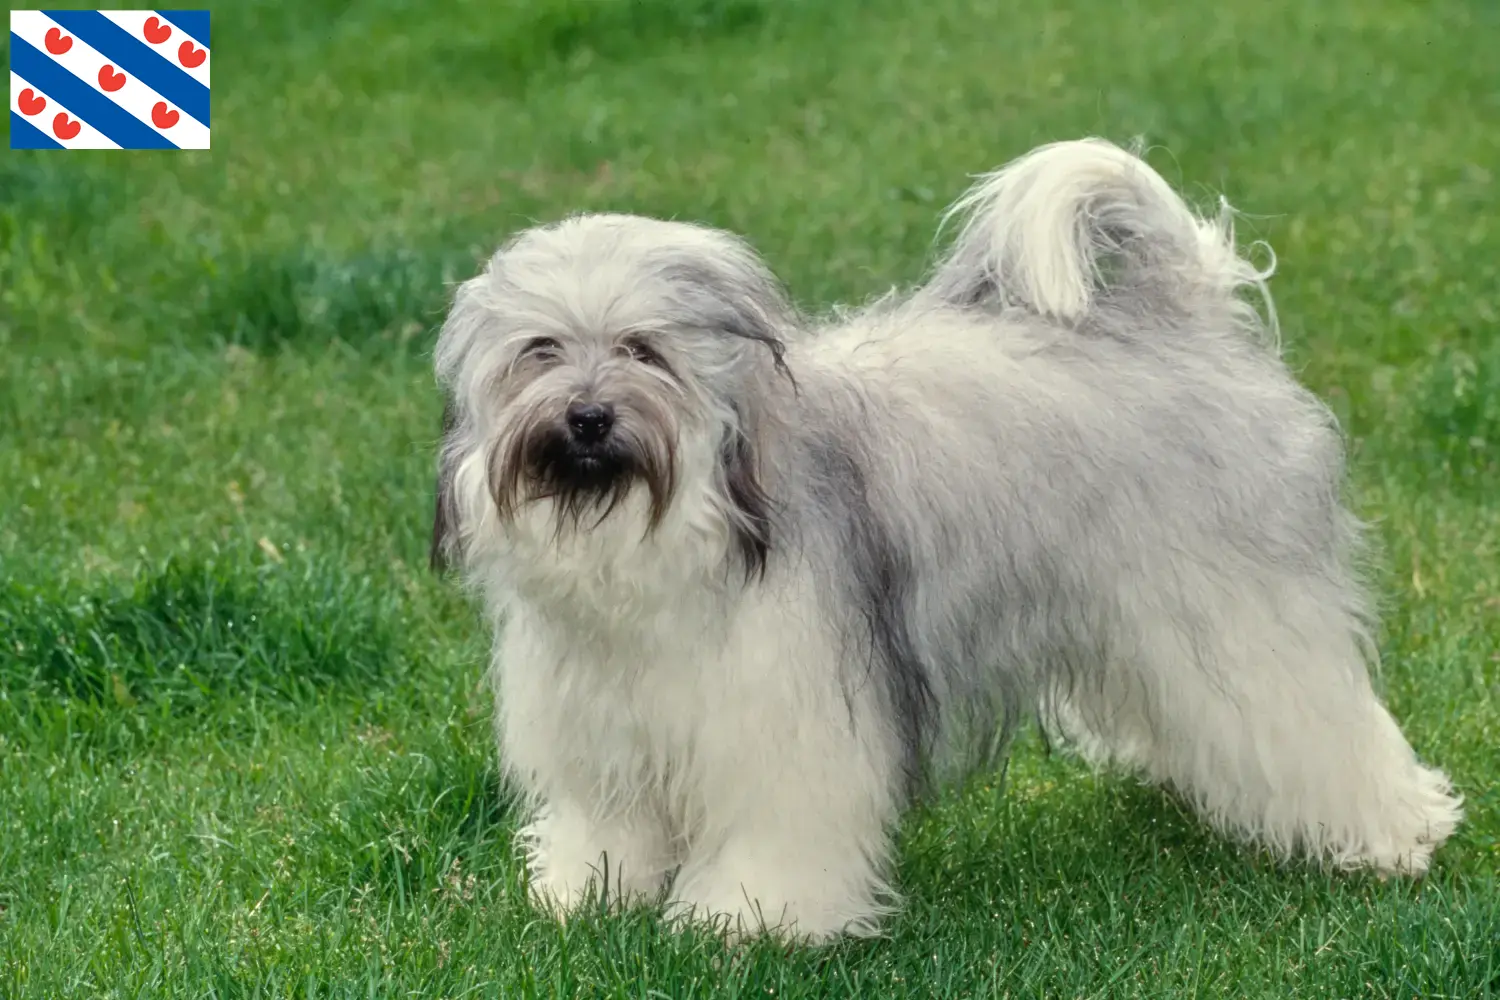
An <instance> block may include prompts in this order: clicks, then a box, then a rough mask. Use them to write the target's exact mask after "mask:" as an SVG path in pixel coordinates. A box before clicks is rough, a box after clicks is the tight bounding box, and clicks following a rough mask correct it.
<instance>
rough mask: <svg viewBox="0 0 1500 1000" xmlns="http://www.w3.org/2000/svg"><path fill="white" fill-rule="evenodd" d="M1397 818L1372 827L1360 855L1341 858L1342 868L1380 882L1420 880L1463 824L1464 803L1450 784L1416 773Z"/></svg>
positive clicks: (1438, 775) (1435, 774)
mask: <svg viewBox="0 0 1500 1000" xmlns="http://www.w3.org/2000/svg"><path fill="white" fill-rule="evenodd" d="M1404 792H1405V794H1404V795H1403V796H1402V797H1401V798H1400V800H1399V801H1398V803H1397V805H1398V808H1396V809H1395V810H1393V815H1391V816H1389V817H1382V821H1381V822H1379V823H1373V824H1372V827H1373V829H1372V830H1371V831H1370V832H1369V833H1368V834H1367V835H1366V838H1365V841H1364V843H1362V844H1361V845H1360V846H1359V848H1358V849H1356V850H1349V851H1345V852H1342V853H1340V854H1339V855H1338V856H1337V861H1338V864H1339V865H1340V867H1343V868H1349V869H1364V870H1367V871H1373V872H1375V873H1376V874H1377V875H1379V876H1380V877H1381V878H1389V877H1391V876H1406V877H1409V878H1420V877H1421V876H1423V875H1425V874H1426V873H1427V869H1428V867H1429V866H1430V865H1431V863H1432V855H1433V852H1434V851H1436V850H1437V849H1438V848H1439V847H1441V846H1442V845H1443V842H1444V841H1446V840H1447V839H1448V838H1449V837H1450V836H1452V835H1453V831H1454V830H1455V829H1457V828H1458V825H1459V823H1460V822H1461V821H1462V820H1463V798H1462V797H1461V796H1459V795H1456V794H1454V793H1453V790H1452V785H1451V784H1450V783H1449V781H1448V778H1447V776H1446V775H1444V774H1443V773H1442V772H1440V771H1436V770H1433V769H1431V768H1426V767H1417V768H1415V769H1414V777H1413V778H1412V779H1411V780H1410V781H1409V782H1408V783H1407V787H1406V788H1405V789H1404Z"/></svg>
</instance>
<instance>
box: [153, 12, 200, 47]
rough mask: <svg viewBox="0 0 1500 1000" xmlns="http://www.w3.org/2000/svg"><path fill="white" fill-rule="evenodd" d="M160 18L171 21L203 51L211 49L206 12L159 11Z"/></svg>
mask: <svg viewBox="0 0 1500 1000" xmlns="http://www.w3.org/2000/svg"><path fill="white" fill-rule="evenodd" d="M157 13H158V14H160V15H161V16H162V17H164V18H166V19H167V20H168V21H171V22H172V23H173V24H175V25H177V27H179V28H181V29H182V30H183V31H185V32H187V33H188V35H190V36H191V37H192V39H193V41H195V42H197V43H198V44H199V45H201V46H203V47H204V48H205V49H207V48H212V46H211V45H209V44H208V11H206V10H159V11H157Z"/></svg>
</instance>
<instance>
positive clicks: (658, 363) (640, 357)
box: [620, 337, 667, 370]
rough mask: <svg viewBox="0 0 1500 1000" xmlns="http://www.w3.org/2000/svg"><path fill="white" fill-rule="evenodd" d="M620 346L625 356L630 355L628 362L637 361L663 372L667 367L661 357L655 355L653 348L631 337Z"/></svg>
mask: <svg viewBox="0 0 1500 1000" xmlns="http://www.w3.org/2000/svg"><path fill="white" fill-rule="evenodd" d="M620 346H621V348H622V349H623V350H624V351H625V353H626V354H628V355H630V360H632V361H639V362H640V363H641V364H643V365H651V366H652V367H653V368H661V369H663V370H665V369H666V367H667V363H666V361H664V360H662V356H661V355H660V354H658V353H656V350H655V348H653V347H652V346H651V345H650V344H648V343H646V342H645V341H644V340H638V339H636V338H634V337H632V338H631V339H629V340H627V341H625V342H624V343H623V344H621V345H620Z"/></svg>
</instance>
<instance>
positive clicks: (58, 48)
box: [46, 28, 73, 56]
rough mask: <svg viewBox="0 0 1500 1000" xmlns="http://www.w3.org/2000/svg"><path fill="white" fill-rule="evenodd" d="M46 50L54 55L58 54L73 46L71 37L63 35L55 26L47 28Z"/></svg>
mask: <svg viewBox="0 0 1500 1000" xmlns="http://www.w3.org/2000/svg"><path fill="white" fill-rule="evenodd" d="M46 42H47V51H48V52H50V53H52V54H53V55H55V56H60V55H62V54H63V53H64V52H66V51H68V50H69V49H71V48H72V47H73V37H72V36H71V35H65V34H63V33H62V32H61V31H58V30H57V29H56V28H48V29H47V38H46Z"/></svg>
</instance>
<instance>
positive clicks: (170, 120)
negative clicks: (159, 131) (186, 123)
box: [151, 101, 179, 128]
mask: <svg viewBox="0 0 1500 1000" xmlns="http://www.w3.org/2000/svg"><path fill="white" fill-rule="evenodd" d="M178 117H179V116H178V114H177V112H175V111H168V110H167V102H166V101H157V102H156V104H155V105H153V106H152V108H151V123H152V124H153V125H155V126H156V127H157V128H171V127H172V126H173V125H176V124H177V119H178Z"/></svg>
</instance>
